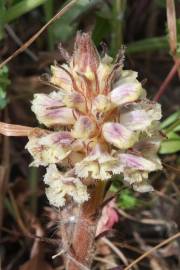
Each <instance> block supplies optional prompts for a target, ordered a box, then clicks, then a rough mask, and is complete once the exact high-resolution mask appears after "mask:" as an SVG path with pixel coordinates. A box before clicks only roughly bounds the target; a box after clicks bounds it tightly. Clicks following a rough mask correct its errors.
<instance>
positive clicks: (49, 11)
mask: <svg viewBox="0 0 180 270" xmlns="http://www.w3.org/2000/svg"><path fill="white" fill-rule="evenodd" d="M43 7H44V13H45V19H46V22H48V21H49V20H50V19H51V18H52V17H53V0H47V1H46V2H45V3H44V6H43ZM48 47H49V50H50V51H52V50H53V47H54V36H53V28H52V26H49V28H48Z"/></svg>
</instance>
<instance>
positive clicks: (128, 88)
mask: <svg viewBox="0 0 180 270" xmlns="http://www.w3.org/2000/svg"><path fill="white" fill-rule="evenodd" d="M141 93H142V86H141V83H139V82H138V80H133V81H129V82H128V81H127V82H124V83H120V84H119V85H117V86H116V87H115V88H114V89H113V90H112V92H111V93H110V99H111V101H112V102H113V103H114V104H115V105H117V106H118V105H123V104H126V103H129V102H133V101H136V100H137V99H138V98H139V97H140V95H141Z"/></svg>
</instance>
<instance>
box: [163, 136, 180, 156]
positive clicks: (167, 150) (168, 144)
mask: <svg viewBox="0 0 180 270" xmlns="http://www.w3.org/2000/svg"><path fill="white" fill-rule="evenodd" d="M178 151H180V139H168V140H164V141H162V143H161V147H160V150H159V153H160V154H173V153H176V152H178Z"/></svg>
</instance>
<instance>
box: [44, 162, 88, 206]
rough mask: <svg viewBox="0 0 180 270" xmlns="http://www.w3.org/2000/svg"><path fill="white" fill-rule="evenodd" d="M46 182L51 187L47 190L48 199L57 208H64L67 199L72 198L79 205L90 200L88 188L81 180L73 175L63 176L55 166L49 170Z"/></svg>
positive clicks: (45, 177) (45, 178) (51, 166)
mask: <svg viewBox="0 0 180 270" xmlns="http://www.w3.org/2000/svg"><path fill="white" fill-rule="evenodd" d="M44 182H45V184H46V185H48V186H49V187H48V188H46V195H47V198H48V200H49V202H50V204H52V205H54V206H56V207H62V206H64V205H65V203H66V199H67V198H72V199H73V200H74V201H75V202H76V203H78V204H81V203H83V202H85V201H87V200H88V199H89V194H88V192H87V187H86V186H85V185H83V184H82V182H81V181H80V179H79V178H76V177H74V176H73V175H68V174H62V173H61V172H60V171H59V170H58V169H57V167H56V165H54V164H52V165H50V166H49V167H48V168H47V172H46V174H45V176H44Z"/></svg>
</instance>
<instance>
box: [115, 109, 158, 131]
mask: <svg viewBox="0 0 180 270" xmlns="http://www.w3.org/2000/svg"><path fill="white" fill-rule="evenodd" d="M160 118H161V107H160V105H159V104H155V105H153V106H152V108H146V107H145V109H142V110H141V109H135V110H132V111H130V112H127V113H122V114H121V116H120V122H121V124H123V125H125V126H127V127H129V129H131V130H143V131H144V130H146V129H147V128H148V127H149V126H150V125H151V124H152V123H153V121H158V120H160Z"/></svg>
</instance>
